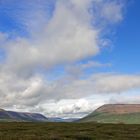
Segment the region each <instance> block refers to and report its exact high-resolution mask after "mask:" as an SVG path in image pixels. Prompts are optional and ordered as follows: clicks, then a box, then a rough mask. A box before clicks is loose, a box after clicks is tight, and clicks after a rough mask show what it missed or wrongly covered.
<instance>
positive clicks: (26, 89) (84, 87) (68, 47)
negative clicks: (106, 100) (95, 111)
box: [0, 0, 140, 116]
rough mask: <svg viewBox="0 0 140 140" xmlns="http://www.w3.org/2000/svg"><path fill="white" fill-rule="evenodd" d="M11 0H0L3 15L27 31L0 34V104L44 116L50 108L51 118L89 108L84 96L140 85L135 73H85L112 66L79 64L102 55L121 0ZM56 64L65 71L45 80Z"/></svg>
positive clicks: (120, 11) (119, 13)
mask: <svg viewBox="0 0 140 140" xmlns="http://www.w3.org/2000/svg"><path fill="white" fill-rule="evenodd" d="M13 1H14V2H16V5H14V6H13V3H11V2H10V1H9V0H6V1H2V5H3V6H4V7H8V10H7V9H6V8H5V9H4V13H6V15H8V17H10V18H11V19H12V20H13V21H14V23H15V24H16V25H18V28H21V29H20V33H21V31H22V30H24V33H25V34H26V33H27V35H21V34H20V33H19V32H14V33H13V31H12V32H6V33H0V44H1V48H0V49H1V50H2V51H3V54H4V57H3V58H2V60H1V63H0V85H1V86H0V93H1V94H0V97H1V98H0V106H1V107H5V108H14V109H19V110H21V109H23V110H26V108H29V109H30V110H34V108H35V110H34V111H38V112H41V111H43V112H44V113H45V114H46V115H48V114H49V113H52V112H53V113H52V114H53V115H54V116H55V114H57V115H60V116H65V114H70V115H71V114H76V113H77V112H78V113H79V114H80V112H81V113H84V112H89V111H90V110H92V109H91V107H90V105H89V102H88V100H81V98H82V99H83V98H85V97H88V96H92V95H95V94H108V93H110V94H112V93H121V92H124V91H128V90H132V89H138V88H140V76H139V75H122V74H117V73H102V74H100V73H97V74H96V73H94V74H93V73H92V74H90V75H86V74H85V73H84V70H87V69H91V68H93V69H94V68H96V67H108V66H111V64H110V63H107V64H102V63H100V62H95V61H86V63H84V64H83V63H82V62H83V61H85V60H87V59H90V58H91V57H94V56H96V55H98V54H100V53H101V52H102V48H103V47H104V45H108V40H109V38H105V37H104V36H105V35H106V30H109V31H110V28H109V27H113V26H115V25H116V24H118V23H120V22H121V21H122V20H123V10H124V8H125V3H124V2H123V1H119V0H113V1H111V0H107V1H104V0H67V1H65V0H56V1H44V0H42V1H38V0H36V2H34V1H32V0H31V1H30V2H29V1H26V0H25V1H23V2H21V3H19V1H17V0H13ZM15 6H16V7H15ZM17 13H18V14H17ZM22 33H23V32H22ZM107 33H108V32H107ZM79 61H80V62H81V63H80V64H79ZM76 63H78V64H76ZM58 66H62V67H63V72H64V73H65V74H64V75H60V77H59V75H58V78H57V80H50V79H48V78H47V76H46V75H47V73H48V72H50V71H53V69H57V67H58ZM84 74H85V76H84V78H83V75H84ZM73 99H74V101H73V102H72V103H71V100H73ZM51 100H54V103H52V104H51V105H50V108H52V110H51V109H50V110H49V109H48V107H46V104H47V105H48V106H49V101H51ZM55 100H59V102H58V103H55ZM63 100H66V101H63ZM77 100H78V101H79V102H77ZM45 102H47V103H45ZM74 102H77V103H74ZM64 104H68V105H65V106H64ZM96 104H97V103H96ZM96 104H93V106H92V108H95V106H96ZM55 106H58V108H59V109H58V108H56V107H55ZM45 108H46V109H45ZM47 109H48V110H49V111H46V110H47ZM53 110H58V112H55V111H53ZM62 114H63V115H62Z"/></svg>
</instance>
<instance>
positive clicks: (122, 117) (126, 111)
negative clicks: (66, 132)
mask: <svg viewBox="0 0 140 140" xmlns="http://www.w3.org/2000/svg"><path fill="white" fill-rule="evenodd" d="M78 122H97V123H125V124H140V104H106V105H103V106H101V107H99V108H97V109H96V110H95V111H93V112H92V113H90V114H89V115H87V116H86V117H84V118H82V119H80V120H79V121H78Z"/></svg>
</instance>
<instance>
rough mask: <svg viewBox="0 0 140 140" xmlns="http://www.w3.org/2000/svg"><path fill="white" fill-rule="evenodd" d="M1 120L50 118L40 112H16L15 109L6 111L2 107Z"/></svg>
mask: <svg viewBox="0 0 140 140" xmlns="http://www.w3.org/2000/svg"><path fill="white" fill-rule="evenodd" d="M0 121H6V122H13V121H14V122H22V121H24V122H25V121H27V122H33V121H39V122H45V121H48V119H47V118H46V117H45V116H44V115H42V114H39V113H28V112H14V111H6V110H4V109H0Z"/></svg>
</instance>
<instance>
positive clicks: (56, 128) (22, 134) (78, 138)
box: [0, 122, 140, 140]
mask: <svg viewBox="0 0 140 140" xmlns="http://www.w3.org/2000/svg"><path fill="white" fill-rule="evenodd" d="M0 140H140V125H132V124H130V125H124V124H97V123H25V122H24V123H23V122H20V123H14V122H9V123H6V122H3V123H0Z"/></svg>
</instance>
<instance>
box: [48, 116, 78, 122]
mask: <svg viewBox="0 0 140 140" xmlns="http://www.w3.org/2000/svg"><path fill="white" fill-rule="evenodd" d="M77 120H78V118H68V119H64V118H57V117H55V118H48V121H49V122H74V121H77Z"/></svg>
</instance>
